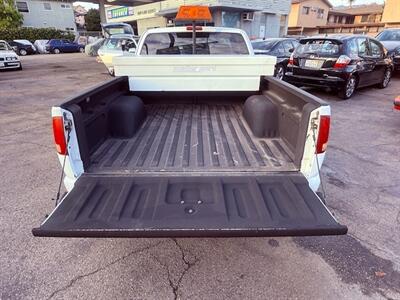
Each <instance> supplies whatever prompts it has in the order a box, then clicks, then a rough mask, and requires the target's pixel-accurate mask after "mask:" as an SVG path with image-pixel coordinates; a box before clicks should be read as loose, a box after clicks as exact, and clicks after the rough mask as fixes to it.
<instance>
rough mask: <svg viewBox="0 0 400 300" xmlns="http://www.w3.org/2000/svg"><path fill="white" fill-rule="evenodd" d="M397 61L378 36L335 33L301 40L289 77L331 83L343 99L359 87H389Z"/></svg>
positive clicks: (296, 80)
mask: <svg viewBox="0 0 400 300" xmlns="http://www.w3.org/2000/svg"><path fill="white" fill-rule="evenodd" d="M392 72H393V63H392V60H391V58H390V57H389V56H388V55H387V51H386V49H385V48H384V47H383V45H382V44H381V43H380V42H379V41H378V40H376V39H373V38H369V37H367V36H365V35H331V36H326V37H319V36H317V37H311V38H306V39H302V40H300V45H299V46H298V47H297V48H296V50H295V51H294V52H293V53H292V55H291V57H290V60H289V63H288V72H286V74H285V80H286V81H288V82H290V83H292V84H294V85H296V86H314V87H324V88H326V87H329V88H331V89H333V90H336V91H337V92H338V95H339V96H340V97H341V98H343V99H348V98H350V97H351V96H353V94H354V92H355V90H356V89H357V88H359V87H364V86H371V85H377V86H378V87H380V88H386V87H387V86H388V84H389V82H390V79H391V76H392Z"/></svg>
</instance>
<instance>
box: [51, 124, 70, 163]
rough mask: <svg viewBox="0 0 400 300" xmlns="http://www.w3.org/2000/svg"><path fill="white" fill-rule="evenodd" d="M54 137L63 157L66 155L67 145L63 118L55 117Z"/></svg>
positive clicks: (58, 150)
mask: <svg viewBox="0 0 400 300" xmlns="http://www.w3.org/2000/svg"><path fill="white" fill-rule="evenodd" d="M53 135H54V143H55V144H56V149H57V152H58V153H59V154H61V155H66V154H67V143H66V141H65V133H64V119H63V117H53Z"/></svg>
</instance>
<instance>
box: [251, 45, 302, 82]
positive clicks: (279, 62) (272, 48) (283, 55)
mask: <svg viewBox="0 0 400 300" xmlns="http://www.w3.org/2000/svg"><path fill="white" fill-rule="evenodd" d="M251 44H252V45H253V49H254V54H267V55H273V56H276V65H275V73H274V76H275V77H276V78H278V79H283V78H284V76H285V73H286V67H287V64H288V62H289V58H290V55H291V54H292V52H293V51H294V49H295V48H296V47H297V45H298V44H299V42H298V41H297V40H296V39H293V38H271V39H263V40H254V41H252V42H251Z"/></svg>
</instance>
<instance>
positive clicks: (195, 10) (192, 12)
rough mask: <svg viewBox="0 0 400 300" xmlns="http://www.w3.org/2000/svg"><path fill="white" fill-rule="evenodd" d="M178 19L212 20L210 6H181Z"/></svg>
mask: <svg viewBox="0 0 400 300" xmlns="http://www.w3.org/2000/svg"><path fill="white" fill-rule="evenodd" d="M175 20H176V21H211V20H212V17H211V13H210V9H209V8H208V6H181V7H180V8H179V11H178V14H177V15H176V18H175Z"/></svg>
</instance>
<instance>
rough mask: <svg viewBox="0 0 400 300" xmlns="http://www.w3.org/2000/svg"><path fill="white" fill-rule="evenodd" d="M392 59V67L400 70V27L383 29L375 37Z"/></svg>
mask: <svg viewBox="0 0 400 300" xmlns="http://www.w3.org/2000/svg"><path fill="white" fill-rule="evenodd" d="M376 39H377V40H378V41H380V42H381V43H382V44H383V46H385V48H386V49H387V51H388V55H389V56H390V57H391V58H392V59H393V64H394V69H395V70H397V71H400V28H390V29H385V30H384V31H382V32H381V33H379V34H378V35H377V37H376Z"/></svg>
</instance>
